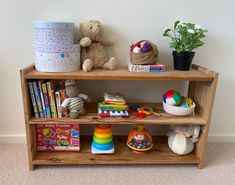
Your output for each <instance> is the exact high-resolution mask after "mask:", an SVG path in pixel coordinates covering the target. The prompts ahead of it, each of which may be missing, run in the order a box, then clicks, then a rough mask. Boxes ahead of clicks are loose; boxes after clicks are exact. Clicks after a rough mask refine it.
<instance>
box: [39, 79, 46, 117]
mask: <svg viewBox="0 0 235 185" xmlns="http://www.w3.org/2000/svg"><path fill="white" fill-rule="evenodd" d="M42 82H43V81H42V80H39V81H38V87H39V93H40V97H41V102H42V110H43V114H44V117H45V118H46V107H45V102H44V97H43V92H42Z"/></svg>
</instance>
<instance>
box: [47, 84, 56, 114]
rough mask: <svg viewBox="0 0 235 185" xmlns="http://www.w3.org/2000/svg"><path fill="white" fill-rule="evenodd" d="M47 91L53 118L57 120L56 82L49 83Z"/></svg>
mask: <svg viewBox="0 0 235 185" xmlns="http://www.w3.org/2000/svg"><path fill="white" fill-rule="evenodd" d="M47 91H48V96H49V100H50V107H51V115H52V118H57V111H56V103H55V84H54V81H52V80H51V81H49V82H47Z"/></svg>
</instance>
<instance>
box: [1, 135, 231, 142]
mask: <svg viewBox="0 0 235 185" xmlns="http://www.w3.org/2000/svg"><path fill="white" fill-rule="evenodd" d="M208 142H209V143H235V136H222V135H221V136H209V138H208ZM25 143H26V137H25V135H0V144H25Z"/></svg>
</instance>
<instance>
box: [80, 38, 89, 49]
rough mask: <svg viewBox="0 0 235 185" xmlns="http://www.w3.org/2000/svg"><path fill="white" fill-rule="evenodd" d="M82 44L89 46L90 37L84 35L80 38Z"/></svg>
mask: <svg viewBox="0 0 235 185" xmlns="http://www.w3.org/2000/svg"><path fill="white" fill-rule="evenodd" d="M80 45H81V46H82V47H88V46H90V45H91V39H89V38H88V37H83V38H82V39H81V40H80Z"/></svg>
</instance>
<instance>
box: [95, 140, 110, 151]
mask: <svg viewBox="0 0 235 185" xmlns="http://www.w3.org/2000/svg"><path fill="white" fill-rule="evenodd" d="M92 146H93V147H94V148H96V149H99V150H110V149H112V148H113V142H111V143H108V144H98V143H96V142H95V141H93V142H92Z"/></svg>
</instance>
